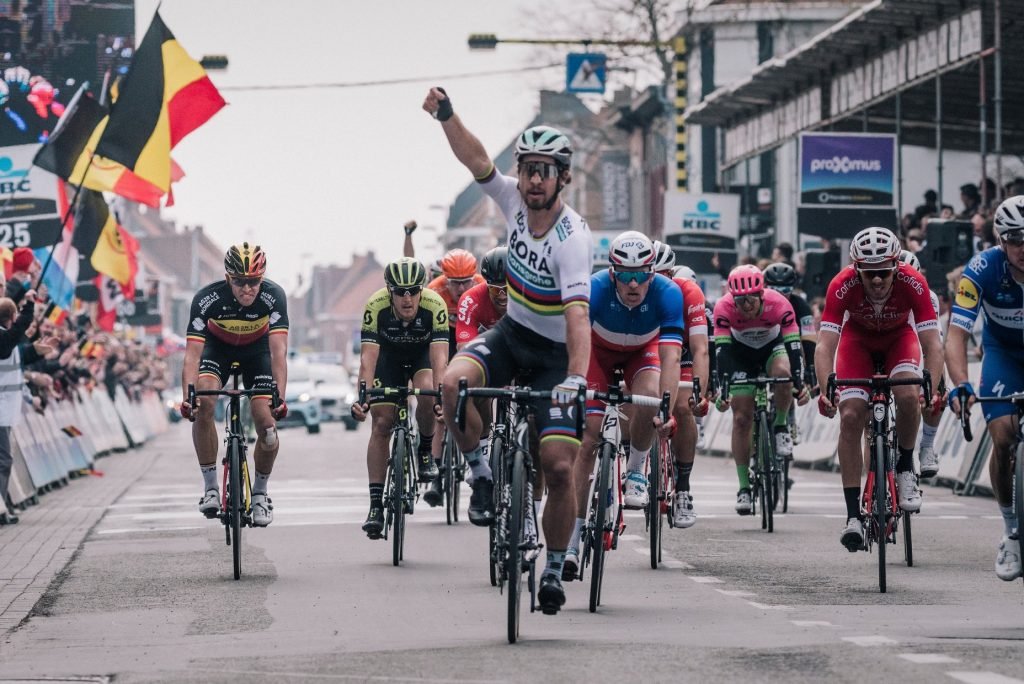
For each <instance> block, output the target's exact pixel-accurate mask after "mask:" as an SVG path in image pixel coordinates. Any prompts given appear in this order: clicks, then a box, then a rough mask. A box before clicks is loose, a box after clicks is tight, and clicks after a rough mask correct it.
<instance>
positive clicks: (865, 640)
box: [843, 634, 899, 646]
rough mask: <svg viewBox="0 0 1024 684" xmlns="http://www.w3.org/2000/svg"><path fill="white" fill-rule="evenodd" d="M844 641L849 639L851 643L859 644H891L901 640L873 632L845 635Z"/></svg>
mask: <svg viewBox="0 0 1024 684" xmlns="http://www.w3.org/2000/svg"><path fill="white" fill-rule="evenodd" d="M843 641H849V642H850V643H851V644H856V645H858V646H889V645H890V644H898V643H899V642H898V641H896V640H895V639H890V638H889V637H887V636H882V635H881V634H872V635H870V636H848V637H843Z"/></svg>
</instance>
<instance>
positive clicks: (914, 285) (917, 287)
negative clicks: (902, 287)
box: [896, 271, 924, 295]
mask: <svg viewBox="0 0 1024 684" xmlns="http://www.w3.org/2000/svg"><path fill="white" fill-rule="evenodd" d="M896 279H897V280H899V281H902V282H904V283H906V284H907V285H909V286H910V287H911V289H912V290H913V291H914V292H916V293H917V294H919V295H922V294H924V286H923V285H922V284H921V281H920V280H918V279H917V278H915V277H914V276H912V275H910V274H909V273H904V272H903V271H896Z"/></svg>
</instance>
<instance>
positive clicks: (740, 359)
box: [714, 264, 810, 515]
mask: <svg viewBox="0 0 1024 684" xmlns="http://www.w3.org/2000/svg"><path fill="white" fill-rule="evenodd" d="M727 284H728V287H729V291H728V292H727V293H726V294H725V295H724V296H723V297H722V298H721V299H719V300H718V302H717V303H716V304H715V313H714V316H715V348H716V350H717V356H718V358H717V367H718V373H719V376H720V377H721V378H722V379H724V380H727V381H728V382H729V383H731V382H732V381H733V380H742V379H745V378H747V377H750V376H753V377H757V376H758V375H761V374H762V373H766V374H767V375H770V376H771V377H775V378H792V380H793V382H792V387H790V386H789V385H788V384H784V383H780V384H777V385H775V388H774V394H775V424H774V425H773V426H772V428H773V429H772V431H773V432H774V433H775V451H776V454H777V455H778V456H780V457H782V458H789V457H790V456H792V455H793V440H792V437H790V434H789V426H788V425H787V424H786V415H787V414H788V413H789V407H790V406H791V405H792V404H793V396H794V394H795V395H796V397H797V401H798V402H799V403H800V404H801V405H803V404H806V403H807V400H808V398H809V397H810V395H809V394H808V391H807V388H806V387H804V383H803V359H802V357H801V354H800V328H799V327H798V326H797V323H796V314H794V313H793V306H792V305H791V304H790V303H789V301H788V300H787V299H786V298H785V297H784V296H782V295H781V294H779V293H778V292H776V291H775V290H766V289H765V287H764V274H762V273H761V270H760V269H759V268H757V266H753V265H750V264H747V265H743V266H737V267H736V268H734V269H733V270H732V271H731V272H730V273H729V278H728V280H727ZM754 392H755V388H754V387H751V386H739V387H732V388H730V390H729V396H722V397H719V399H718V402H717V407H718V410H719V411H725V410H727V409H728V408H729V407H730V406H731V407H732V414H733V416H732V454H733V458H734V459H735V460H736V473H737V475H738V476H739V483H740V490H739V492H737V494H736V512H737V513H739V514H740V515H750V514H752V513H753V512H754V507H753V502H752V500H751V497H750V442H751V436H752V433H751V430H752V429H753V424H754Z"/></svg>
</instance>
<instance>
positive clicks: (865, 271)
mask: <svg viewBox="0 0 1024 684" xmlns="http://www.w3.org/2000/svg"><path fill="white" fill-rule="evenodd" d="M857 272H858V273H861V274H862V275H865V276H867V277H868V279H869V280H870V279H871V278H881V279H882V280H887V279H888V278H891V277H892V276H893V274H894V273H896V269H895V268H861V269H857Z"/></svg>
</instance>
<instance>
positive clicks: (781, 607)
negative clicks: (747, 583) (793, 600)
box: [747, 601, 793, 610]
mask: <svg viewBox="0 0 1024 684" xmlns="http://www.w3.org/2000/svg"><path fill="white" fill-rule="evenodd" d="M747 603H748V604H750V605H752V606H754V607H755V608H759V609H760V610H793V606H784V605H782V604H772V603H758V602H757V601H747Z"/></svg>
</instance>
